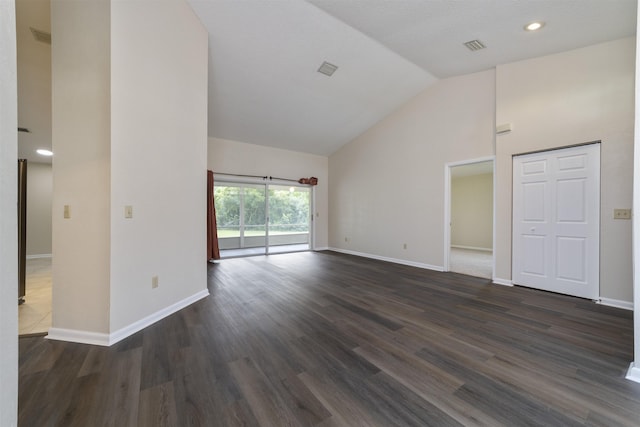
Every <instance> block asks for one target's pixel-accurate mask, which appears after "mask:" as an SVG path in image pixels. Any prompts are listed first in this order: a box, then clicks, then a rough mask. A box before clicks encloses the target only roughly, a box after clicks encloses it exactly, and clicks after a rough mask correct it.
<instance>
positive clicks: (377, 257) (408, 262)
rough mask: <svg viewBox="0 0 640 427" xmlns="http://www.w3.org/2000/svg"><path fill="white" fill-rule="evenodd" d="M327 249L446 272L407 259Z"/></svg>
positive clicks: (442, 269)
mask: <svg viewBox="0 0 640 427" xmlns="http://www.w3.org/2000/svg"><path fill="white" fill-rule="evenodd" d="M327 249H328V250H331V251H334V252H340V253H343V254H347V255H355V256H359V257H363V258H371V259H377V260H379V261H386V262H392V263H394V264H402V265H409V266H411V267H418V268H424V269H426V270H434V271H444V268H443V267H442V266H438V265H430V264H424V263H421V262H415V261H408V260H405V259H398V258H389V257H384V256H380V255H373V254H367V253H363V252H356V251H350V250H347V249H340V248H327Z"/></svg>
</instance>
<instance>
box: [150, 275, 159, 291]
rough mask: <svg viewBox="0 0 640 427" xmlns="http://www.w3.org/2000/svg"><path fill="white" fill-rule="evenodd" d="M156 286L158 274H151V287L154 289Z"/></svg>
mask: <svg viewBox="0 0 640 427" xmlns="http://www.w3.org/2000/svg"><path fill="white" fill-rule="evenodd" d="M157 287H158V276H153V277H152V278H151V289H155V288H157Z"/></svg>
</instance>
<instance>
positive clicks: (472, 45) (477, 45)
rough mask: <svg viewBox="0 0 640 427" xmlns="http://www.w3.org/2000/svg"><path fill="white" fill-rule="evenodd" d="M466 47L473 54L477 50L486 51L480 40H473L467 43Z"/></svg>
mask: <svg viewBox="0 0 640 427" xmlns="http://www.w3.org/2000/svg"><path fill="white" fill-rule="evenodd" d="M464 45H465V46H466V47H467V49H469V50H470V51H473V52H475V51H476V50H480V49H484V48H485V47H486V46H485V45H483V44H482V42H481V41H480V40H471V41H469V42H466V43H465V44H464Z"/></svg>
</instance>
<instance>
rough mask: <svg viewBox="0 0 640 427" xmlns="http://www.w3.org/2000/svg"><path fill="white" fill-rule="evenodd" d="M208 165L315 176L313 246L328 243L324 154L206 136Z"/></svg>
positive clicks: (219, 169)
mask: <svg viewBox="0 0 640 427" xmlns="http://www.w3.org/2000/svg"><path fill="white" fill-rule="evenodd" d="M207 167H208V169H210V170H212V171H214V172H216V173H223V172H224V173H233V174H245V175H259V176H275V177H279V178H287V179H299V178H308V177H311V176H315V177H316V178H318V185H317V186H315V203H316V204H315V213H316V215H317V217H315V218H314V220H315V221H316V223H315V227H316V229H315V233H316V235H315V248H316V249H322V248H326V247H327V246H328V243H327V236H328V212H329V208H328V204H327V203H328V189H329V175H328V158H327V157H324V156H318V155H314V154H306V153H298V152H295V151H288V150H282V149H279V148H270V147H264V146H261V145H254V144H246V143H243V142H237V141H230V140H225V139H218V138H209V150H208V162H207Z"/></svg>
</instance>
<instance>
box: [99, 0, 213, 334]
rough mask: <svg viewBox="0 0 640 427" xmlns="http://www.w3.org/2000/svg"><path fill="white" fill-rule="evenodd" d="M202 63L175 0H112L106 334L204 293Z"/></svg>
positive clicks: (193, 25)
mask: <svg viewBox="0 0 640 427" xmlns="http://www.w3.org/2000/svg"><path fill="white" fill-rule="evenodd" d="M167 22H170V23H171V25H170V26H167ZM207 61H208V51H207V33H206V31H205V29H204V27H203V26H202V25H201V24H200V22H199V20H198V19H197V18H196V16H195V15H194V13H193V11H192V10H191V8H190V7H189V5H188V4H187V3H186V2H185V1H163V2H153V7H149V2H148V1H144V0H137V1H126V2H124V1H113V2H112V5H111V137H112V141H111V322H110V329H111V331H112V332H114V331H117V330H119V329H121V328H123V327H125V326H127V325H129V324H131V323H133V322H135V321H138V320H140V319H142V318H144V317H145V316H147V315H150V314H152V313H155V312H157V311H158V310H161V309H164V308H165V307H167V306H170V305H171V304H174V303H176V302H179V301H182V300H184V299H185V298H188V297H191V296H193V295H194V294H197V293H198V292H202V291H206V288H207V278H206V268H207V262H206V261H207V260H206V209H207V208H206V194H207V187H206V183H207V178H206V170H207ZM125 205H131V206H133V218H132V219H125V218H124V206H125ZM152 276H158V278H159V286H158V288H156V289H152V288H151V278H152Z"/></svg>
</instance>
